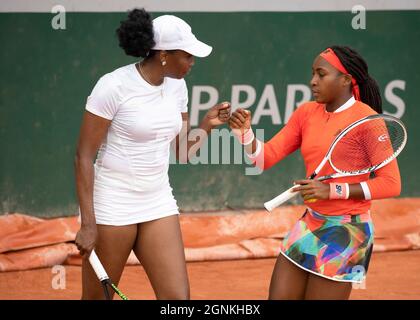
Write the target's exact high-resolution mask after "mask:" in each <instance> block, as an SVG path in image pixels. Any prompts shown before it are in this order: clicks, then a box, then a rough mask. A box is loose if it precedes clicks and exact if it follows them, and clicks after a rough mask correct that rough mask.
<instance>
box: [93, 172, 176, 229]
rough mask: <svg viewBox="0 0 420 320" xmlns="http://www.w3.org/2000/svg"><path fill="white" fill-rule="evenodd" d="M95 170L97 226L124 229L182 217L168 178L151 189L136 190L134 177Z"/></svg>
mask: <svg viewBox="0 0 420 320" xmlns="http://www.w3.org/2000/svg"><path fill="white" fill-rule="evenodd" d="M94 167H95V182H94V191H93V205H94V211H95V217H96V223H97V224H104V225H113V226H123V225H129V224H136V223H141V222H145V221H151V220H156V219H159V218H163V217H167V216H171V215H175V214H179V209H178V206H177V203H176V200H175V198H174V196H173V194H172V188H171V186H170V184H169V177H168V179H166V181H165V182H164V183H163V184H162V185H159V186H158V187H157V188H156V187H154V188H152V189H150V190H144V189H143V190H142V189H139V188H135V187H133V177H131V176H128V175H126V174H121V173H118V172H115V171H113V170H110V169H107V168H104V167H100V168H98V167H97V166H96V165H95V166H94Z"/></svg>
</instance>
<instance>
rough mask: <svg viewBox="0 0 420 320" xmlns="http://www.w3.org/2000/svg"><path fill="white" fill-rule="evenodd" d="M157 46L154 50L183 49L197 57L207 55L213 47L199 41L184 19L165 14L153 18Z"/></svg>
mask: <svg viewBox="0 0 420 320" xmlns="http://www.w3.org/2000/svg"><path fill="white" fill-rule="evenodd" d="M153 33H154V40H155V46H154V47H153V48H152V49H153V50H183V51H185V52H188V53H189V54H192V55H193V56H196V57H200V58H203V57H207V56H208V55H209V54H210V53H211V51H212V49H213V48H212V47H210V46H209V45H207V44H205V43H204V42H201V41H199V40H198V39H197V38H196V37H195V35H194V34H193V33H192V32H191V27H190V26H189V25H188V23H186V22H185V21H184V20H182V19H180V18H178V17H175V16H172V15H163V16H160V17H157V18H156V19H153Z"/></svg>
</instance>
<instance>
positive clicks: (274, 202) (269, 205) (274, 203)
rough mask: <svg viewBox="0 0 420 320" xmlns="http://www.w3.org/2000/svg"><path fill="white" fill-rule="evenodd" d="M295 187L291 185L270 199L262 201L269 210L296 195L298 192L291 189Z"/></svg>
mask: <svg viewBox="0 0 420 320" xmlns="http://www.w3.org/2000/svg"><path fill="white" fill-rule="evenodd" d="M295 187H296V186H293V187H291V188H289V189H288V190H286V191H284V192H283V193H282V194H280V195H278V196H277V197H275V198H274V199H272V200H270V201H267V202H266V203H264V207H265V208H266V209H267V210H268V211H270V212H271V211H272V210H273V209H274V208H276V207H278V206H279V205H281V204H283V203H285V202H286V201H287V200H289V199H292V198H293V197H295V196H297V194H298V193H299V192H294V191H292V189H293V188H295Z"/></svg>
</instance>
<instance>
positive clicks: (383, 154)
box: [264, 114, 407, 211]
mask: <svg viewBox="0 0 420 320" xmlns="http://www.w3.org/2000/svg"><path fill="white" fill-rule="evenodd" d="M406 143H407V130H406V128H405V126H404V124H403V123H402V121H401V120H399V119H397V118H395V117H393V116H390V115H384V114H375V115H371V116H367V117H365V118H362V119H360V120H358V121H355V122H353V123H352V124H350V125H349V126H347V127H346V128H345V129H344V130H343V131H341V132H340V134H338V136H337V137H336V138H335V139H334V141H333V142H332V144H331V146H330V147H329V149H328V151H327V154H326V155H325V157H324V159H323V160H322V162H321V163H320V164H319V165H318V167H317V168H316V169H315V171H314V172H313V173H312V174H311V175H310V176H309V178H308V179H315V177H317V175H318V173H319V172H320V171H321V169H322V168H323V167H324V165H325V164H326V163H327V162H329V163H330V165H331V167H332V168H333V169H334V171H335V173H332V174H329V175H325V176H322V177H318V178H317V180H320V181H323V180H327V179H333V178H340V177H346V176H357V175H361V174H366V173H370V172H373V171H375V170H378V169H379V168H382V167H383V166H385V165H387V164H388V163H390V162H391V161H392V160H394V159H395V158H396V157H397V156H398V155H399V154H400V152H401V151H402V150H403V149H404V147H405V145H406ZM295 187H296V185H295V186H293V187H291V188H290V189H288V190H286V191H285V192H283V193H282V194H280V195H278V196H277V197H275V198H274V199H272V200H270V201H267V202H265V203H264V207H265V208H266V209H267V210H268V211H272V210H273V209H274V208H276V207H278V206H280V205H281V204H282V203H284V202H286V201H287V200H289V199H291V198H293V197H294V196H296V195H297V194H298V193H299V192H294V191H292V189H293V188H295Z"/></svg>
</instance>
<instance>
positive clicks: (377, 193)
mask: <svg viewBox="0 0 420 320" xmlns="http://www.w3.org/2000/svg"><path fill="white" fill-rule="evenodd" d="M340 109H341V108H339V109H338V110H336V112H327V111H326V109H325V105H324V104H319V103H317V102H308V103H305V104H303V105H301V106H300V107H298V108H297V109H296V111H295V112H294V113H293V114H292V116H291V117H290V120H289V121H288V123H287V124H286V125H285V126H284V127H283V128H282V129H281V130H280V131H279V132H278V133H277V134H276V135H275V136H274V137H273V138H272V139H271V140H269V141H268V142H266V143H263V142H260V144H261V148H260V151H259V152H258V151H257V152H256V154H254V155H248V156H249V158H250V159H251V160H253V161H254V163H255V164H256V165H257V166H258V167H260V168H261V169H263V170H267V169H269V168H270V167H272V166H273V165H275V164H276V163H278V162H279V161H281V160H282V159H283V158H285V157H286V156H287V155H289V154H291V153H293V152H294V151H296V150H297V149H299V148H300V150H301V154H302V157H303V160H304V163H305V167H306V176H310V175H311V174H312V172H313V171H314V170H315V169H316V167H317V166H318V165H319V164H320V163H321V161H322V159H323V158H324V157H325V155H326V153H327V151H328V148H329V147H330V145H331V143H332V142H333V140H334V138H335V137H336V136H337V134H338V133H339V132H340V131H341V130H343V129H344V128H345V127H347V126H348V125H349V124H351V123H353V122H354V121H357V120H359V119H361V118H363V117H366V116H368V115H372V114H375V113H376V112H375V111H374V110H373V109H372V108H370V107H369V106H368V105H366V104H364V103H362V102H360V101H356V102H355V103H354V104H353V105H351V106H350V107H348V108H346V109H344V110H342V111H340ZM334 172H335V171H334V169H333V168H332V167H331V165H330V163H329V162H327V163H326V164H325V166H324V167H323V169H321V171H320V172H319V174H318V176H323V175H326V174H331V173H334ZM296 178H302V177H296ZM333 181H336V182H347V183H349V184H352V183H361V185H362V187H363V191H364V193H365V198H366V199H365V200H354V199H347V200H342V199H340V200H318V201H316V202H313V203H306V205H307V206H308V207H309V208H311V209H313V210H315V211H317V212H320V213H322V214H325V215H343V214H352V215H354V214H361V213H365V212H367V211H368V210H369V209H370V205H371V201H370V200H371V199H381V198H389V197H394V196H398V195H399V194H400V192H401V178H400V172H399V168H398V163H397V160H396V159H395V160H393V161H391V162H390V163H389V164H388V165H386V166H384V167H382V168H380V169H378V170H377V171H375V177H374V178H370V179H369V174H364V175H359V176H352V177H342V178H336V179H330V180H327V181H326V182H328V183H329V182H333Z"/></svg>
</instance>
